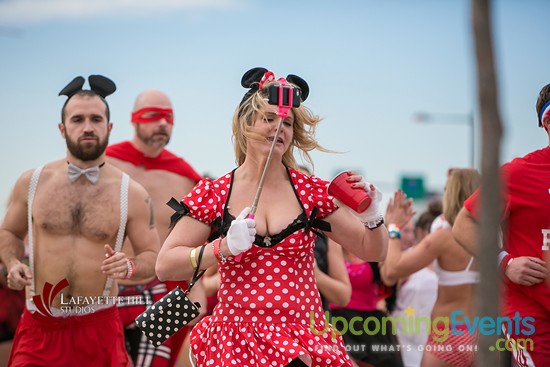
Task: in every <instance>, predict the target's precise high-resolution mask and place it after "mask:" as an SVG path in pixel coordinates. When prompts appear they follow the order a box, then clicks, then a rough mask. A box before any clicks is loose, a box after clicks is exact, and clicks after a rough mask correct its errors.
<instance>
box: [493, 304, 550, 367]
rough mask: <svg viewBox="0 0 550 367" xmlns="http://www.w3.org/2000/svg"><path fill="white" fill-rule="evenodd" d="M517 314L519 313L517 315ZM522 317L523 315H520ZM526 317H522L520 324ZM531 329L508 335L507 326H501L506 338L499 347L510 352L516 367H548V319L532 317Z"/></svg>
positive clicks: (549, 335)
mask: <svg viewBox="0 0 550 367" xmlns="http://www.w3.org/2000/svg"><path fill="white" fill-rule="evenodd" d="M518 314H519V313H518ZM522 316H523V315H522ZM525 320H527V317H525V316H523V318H522V322H525ZM530 324H531V325H532V326H533V328H532V329H529V330H528V331H530V332H529V333H525V331H527V329H526V328H521V327H520V329H521V330H520V331H522V332H523V333H515V332H514V333H512V335H511V333H510V331H516V330H513V329H512V330H508V325H506V324H503V325H502V331H503V333H504V336H505V337H506V344H505V345H501V347H502V346H504V347H505V348H506V349H508V350H510V351H511V352H512V355H513V356H514V360H515V361H516V364H517V366H518V367H541V366H542V367H546V366H550V348H548V346H550V319H549V318H544V317H537V316H532V318H531V323H530Z"/></svg>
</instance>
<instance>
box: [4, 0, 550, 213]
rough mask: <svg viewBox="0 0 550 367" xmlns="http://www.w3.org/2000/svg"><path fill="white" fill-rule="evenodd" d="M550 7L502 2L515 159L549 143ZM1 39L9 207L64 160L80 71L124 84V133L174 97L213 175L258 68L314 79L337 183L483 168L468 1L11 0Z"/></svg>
mask: <svg viewBox="0 0 550 367" xmlns="http://www.w3.org/2000/svg"><path fill="white" fill-rule="evenodd" d="M548 14H550V2H549V1H545V0H525V1H512V0H496V1H493V9H492V16H493V30H494V32H493V36H494V46H495V56H496V63H497V65H496V66H497V72H498V83H499V90H500V110H501V117H502V120H503V121H502V122H503V124H504V128H505V139H504V141H503V147H502V148H503V149H502V160H503V161H506V160H509V159H511V158H513V157H515V156H519V155H524V154H526V153H528V152H529V151H532V150H534V149H538V148H540V147H543V146H546V145H547V144H548V139H547V137H546V135H545V134H544V131H543V130H541V129H539V128H538V127H537V121H536V114H535V108H534V106H535V101H536V98H537V95H538V92H539V90H540V88H541V87H542V86H543V85H545V84H547V83H549V82H550V78H549V73H548V66H547V65H548V60H550V50H549V48H548V47H545V46H544V45H546V44H547V37H548V26H547V16H548ZM0 50H1V55H2V56H1V57H0V86H1V87H0V105H1V107H2V127H3V131H4V134H3V138H2V144H0V154H1V155H2V157H3V159H2V179H1V180H0V203H2V204H4V203H6V202H7V198H8V195H9V192H10V190H11V188H12V186H13V184H14V183H15V181H16V179H17V178H18V177H19V175H20V174H21V173H23V172H24V171H26V170H27V169H30V168H33V167H36V166H38V165H40V164H42V163H45V162H49V161H52V160H56V159H60V158H62V157H64V155H65V143H64V141H63V140H62V139H61V137H60V135H59V132H58V130H57V123H58V122H59V119H60V109H61V106H62V104H63V102H64V99H65V97H58V96H57V93H58V92H59V90H61V88H62V87H64V86H65V85H66V84H67V83H68V82H69V81H70V80H71V79H72V78H74V77H75V76H77V75H83V76H85V77H87V76H88V75H90V74H103V75H106V76H108V77H110V78H111V79H113V80H114V81H115V82H116V83H117V86H118V90H117V92H116V93H115V94H114V95H112V96H110V97H108V101H109V103H110V106H111V110H112V121H113V123H114V128H113V132H112V135H111V140H110V141H111V142H118V141H122V140H126V139H129V138H130V137H131V135H132V127H131V124H130V123H129V116H130V111H131V108H132V105H133V101H134V98H135V96H136V95H137V94H138V93H139V92H140V91H142V90H143V89H147V88H158V89H161V90H163V91H165V92H167V93H168V94H169V95H170V96H171V98H172V100H173V103H174V108H175V114H176V124H175V129H174V134H173V137H172V141H171V143H170V145H169V149H171V150H172V151H173V152H175V153H177V154H179V155H182V156H183V157H185V158H186V159H187V160H188V161H189V162H190V163H191V164H192V165H193V166H194V167H195V168H196V169H197V170H198V171H199V172H201V173H205V172H207V173H209V174H210V175H213V176H219V175H222V174H224V173H226V172H228V171H229V170H231V169H232V168H233V167H234V165H235V163H234V155H233V146H232V141H231V117H232V114H233V111H234V109H235V107H236V105H237V104H238V103H239V101H240V99H241V98H242V95H243V94H244V92H245V90H244V89H243V88H242V87H241V86H240V78H241V76H242V74H243V73H244V72H245V71H246V70H248V69H249V68H251V67H255V66H264V67H266V68H268V69H271V70H273V71H274V73H275V75H276V76H277V77H279V76H284V75H287V74H290V73H292V74H297V75H300V76H301V77H303V78H304V79H305V80H307V82H308V83H309V85H310V96H309V98H308V100H307V102H306V105H307V106H308V107H310V108H311V109H312V110H313V111H314V112H315V113H316V114H318V115H320V116H322V117H324V121H323V122H322V123H321V124H320V125H319V128H318V138H319V140H320V142H321V144H322V145H323V146H325V147H326V148H329V149H333V150H336V151H339V152H342V153H340V154H326V153H314V154H313V157H314V160H315V162H316V167H315V173H316V174H317V175H318V176H320V177H323V178H326V179H330V178H331V177H332V176H334V175H335V174H336V173H337V172H338V171H341V170H343V169H358V170H360V171H361V172H362V173H363V174H364V175H365V176H366V177H367V179H368V180H369V181H371V182H373V183H375V184H379V185H380V186H381V187H383V189H384V191H387V192H391V190H393V189H394V188H396V187H397V186H398V184H399V181H400V178H401V177H402V176H403V175H413V176H417V175H418V176H422V177H424V179H425V183H426V186H427V188H428V189H430V190H441V189H442V187H443V185H444V183H445V179H446V171H447V168H449V167H465V166H468V165H469V164H470V131H469V127H468V124H467V123H466V122H467V121H468V120H467V118H468V116H469V114H471V113H473V114H474V116H475V117H476V124H477V125H479V121H478V119H477V110H478V107H477V102H476V85H475V83H476V82H475V80H476V79H475V78H476V76H475V64H474V60H475V57H474V54H473V39H472V32H471V25H470V2H469V1H466V0H443V1H442V0H416V1H408V0H385V1H382V0H357V1H345V0H343V1H338V2H337V1H328V0H317V1H296V0H294V1H292V0H278V1H259V0H194V1H190V0H189V1H188V0H179V1H178V0H156V1H148V0H134V1H125V0H96V1H93V2H92V1H86V0H0ZM419 111H424V112H428V113H430V114H431V115H432V117H433V122H434V123H425V124H419V123H417V122H415V119H414V116H415V114H416V113H417V112H419ZM448 114H457V116H459V120H457V121H458V123H457V124H451V123H450V122H451V120H449V119H448V118H447V116H448ZM435 122H437V123H435ZM476 130H477V128H476ZM478 138H479V134H478ZM476 145H477V144H476ZM479 153H480V150H479V149H478V148H476V162H477V161H479V157H480V154H479ZM3 206H4V205H2V209H1V210H3ZM1 212H2V211H0V213H1Z"/></svg>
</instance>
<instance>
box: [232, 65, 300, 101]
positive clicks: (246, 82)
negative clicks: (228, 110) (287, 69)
mask: <svg viewBox="0 0 550 367" xmlns="http://www.w3.org/2000/svg"><path fill="white" fill-rule="evenodd" d="M281 79H283V78H281ZM274 80H275V74H273V72H271V71H269V70H267V69H266V68H262V67H257V68H252V69H250V70H248V71H247V72H246V73H244V75H243V77H242V79H241V85H242V86H243V87H245V88H250V89H249V90H248V92H246V93H245V95H244V96H243V99H242V100H241V103H240V104H239V106H240V105H242V104H243V103H244V102H245V101H246V100H247V99H248V98H250V96H252V95H253V94H254V93H256V92H257V91H258V90H260V89H261V88H262V87H263V85H264V83H266V82H271V81H274ZM286 81H287V82H289V83H292V84H294V85H296V86H297V87H298V88H299V89H300V96H301V99H302V102H304V101H305V100H306V99H307V97H308V96H309V86H308V85H307V83H306V81H305V80H304V79H302V78H300V77H299V76H297V75H294V74H288V75H287V77H286Z"/></svg>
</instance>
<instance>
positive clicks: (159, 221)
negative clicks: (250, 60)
mask: <svg viewBox="0 0 550 367" xmlns="http://www.w3.org/2000/svg"><path fill="white" fill-rule="evenodd" d="M113 164H115V165H116V166H117V167H118V168H119V169H121V170H123V171H124V172H126V173H127V174H128V175H130V177H132V179H133V180H135V181H137V182H138V183H140V184H141V185H142V186H143V187H144V188H145V190H147V192H148V193H149V196H150V197H151V200H152V202H153V210H154V217H155V225H156V227H157V230H158V232H159V236H160V238H161V240H163V239H164V238H165V237H166V236H167V235H168V227H169V225H170V216H171V215H172V214H173V213H174V210H173V209H171V208H170V207H169V206H168V205H166V203H167V202H168V201H169V200H170V198H172V197H174V198H175V199H177V200H178V201H180V200H182V199H183V198H184V197H185V196H186V195H187V194H188V193H189V191H191V189H192V188H193V187H194V186H195V182H194V181H192V180H190V179H188V178H186V177H183V176H181V175H178V174H176V173H173V172H168V171H164V170H146V169H145V168H143V167H141V166H138V167H136V166H134V165H132V164H130V163H128V162H123V161H120V160H113Z"/></svg>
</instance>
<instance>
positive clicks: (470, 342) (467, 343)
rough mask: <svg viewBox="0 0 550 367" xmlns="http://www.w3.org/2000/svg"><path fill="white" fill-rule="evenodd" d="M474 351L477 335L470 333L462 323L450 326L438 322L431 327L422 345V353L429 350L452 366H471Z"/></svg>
mask: <svg viewBox="0 0 550 367" xmlns="http://www.w3.org/2000/svg"><path fill="white" fill-rule="evenodd" d="M436 331H437V332H436ZM455 331H458V332H459V333H456V332H455ZM453 332H454V333H453ZM476 351H477V336H476V335H475V334H474V335H472V334H470V332H469V331H468V328H467V326H466V325H464V324H460V325H455V326H454V327H453V328H450V327H449V326H446V325H445V324H444V323H438V324H437V325H436V326H435V327H432V331H431V332H430V336H429V337H428V341H427V342H426V346H425V347H424V353H426V352H429V353H431V354H433V355H434V356H436V357H437V358H438V359H440V360H442V361H443V362H445V363H448V364H450V365H451V366H453V367H470V366H473V365H474V361H475V356H476Z"/></svg>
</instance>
